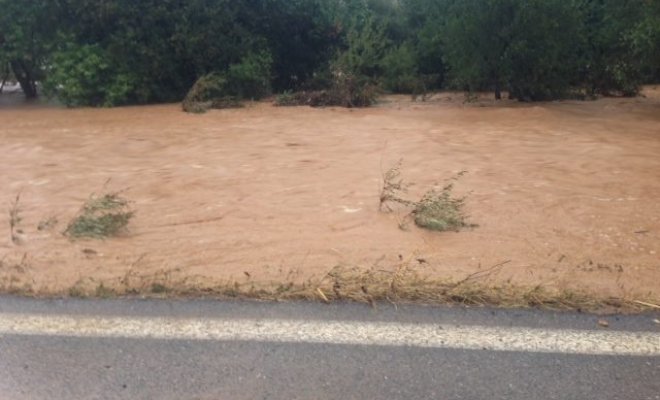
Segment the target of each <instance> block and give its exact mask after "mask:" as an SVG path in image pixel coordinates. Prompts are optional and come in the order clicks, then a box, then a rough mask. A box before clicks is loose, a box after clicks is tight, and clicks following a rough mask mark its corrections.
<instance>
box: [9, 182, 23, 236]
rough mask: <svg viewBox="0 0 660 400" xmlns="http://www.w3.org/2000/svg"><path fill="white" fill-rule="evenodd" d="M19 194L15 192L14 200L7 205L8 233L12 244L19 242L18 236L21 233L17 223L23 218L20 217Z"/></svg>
mask: <svg viewBox="0 0 660 400" xmlns="http://www.w3.org/2000/svg"><path fill="white" fill-rule="evenodd" d="M20 201H21V194H20V193H19V194H17V195H16V198H14V201H12V203H11V205H10V207H9V234H10V235H11V241H12V243H14V244H20V237H19V236H18V235H19V234H20V233H22V231H21V229H20V228H19V225H20V223H21V221H22V220H23V218H21V211H22V210H21V207H20Z"/></svg>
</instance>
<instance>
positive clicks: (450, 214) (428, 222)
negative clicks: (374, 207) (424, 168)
mask: <svg viewBox="0 0 660 400" xmlns="http://www.w3.org/2000/svg"><path fill="white" fill-rule="evenodd" d="M464 174H465V171H462V172H460V173H458V174H457V175H455V176H454V177H452V178H451V180H452V181H456V180H458V179H459V178H460V177H461V176H463V175H464ZM400 175H401V161H399V162H398V163H397V164H396V165H395V166H394V167H392V168H390V169H389V170H388V171H387V172H386V173H384V174H383V183H382V189H381V194H380V211H386V212H390V211H393V209H392V208H391V207H390V204H392V203H394V204H399V205H401V206H404V207H407V208H412V210H411V211H410V212H409V213H408V215H407V217H410V218H412V219H413V220H414V221H415V225H417V226H419V227H420V228H425V229H429V230H433V231H441V232H442V231H451V230H453V231H458V230H460V229H461V228H466V227H475V226H476V225H474V224H471V223H469V222H468V221H467V219H468V218H467V215H466V214H465V212H464V210H463V207H464V206H465V200H466V197H454V195H453V193H452V192H453V189H454V183H453V182H450V183H448V184H447V185H445V186H444V187H443V188H442V189H441V190H439V191H438V190H436V189H431V190H429V191H428V192H426V193H425V194H424V195H423V196H422V198H421V199H420V200H419V201H411V200H408V199H406V198H405V197H404V196H403V195H404V194H405V193H406V192H407V188H408V187H409V186H410V185H409V184H407V183H405V182H404V181H403V179H401V178H400Z"/></svg>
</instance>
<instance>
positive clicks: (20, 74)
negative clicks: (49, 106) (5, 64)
mask: <svg viewBox="0 0 660 400" xmlns="http://www.w3.org/2000/svg"><path fill="white" fill-rule="evenodd" d="M10 64H11V69H12V71H13V72H14V76H15V77H16V80H17V81H18V83H19V84H20V85H21V89H22V90H23V94H25V98H26V99H34V98H36V97H37V95H38V93H37V82H35V81H34V77H33V74H32V70H31V69H30V68H28V67H27V66H26V65H25V63H24V62H23V61H22V60H13V61H11V63H10Z"/></svg>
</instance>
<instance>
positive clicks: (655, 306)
mask: <svg viewBox="0 0 660 400" xmlns="http://www.w3.org/2000/svg"><path fill="white" fill-rule="evenodd" d="M633 303H637V304H641V305H643V306H646V307H651V308H655V309H658V310H660V305H657V304H653V303H647V302H645V301H639V300H633Z"/></svg>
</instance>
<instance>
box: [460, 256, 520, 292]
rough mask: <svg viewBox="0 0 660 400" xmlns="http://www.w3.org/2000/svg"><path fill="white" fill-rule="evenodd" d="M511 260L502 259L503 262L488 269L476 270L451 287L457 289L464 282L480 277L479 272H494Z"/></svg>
mask: <svg viewBox="0 0 660 400" xmlns="http://www.w3.org/2000/svg"><path fill="white" fill-rule="evenodd" d="M510 262H511V260H506V261H502V262H501V263H499V264H495V265H493V266H492V267H489V268H487V269H484V270H481V271H477V272H474V273H472V274H470V275H468V276H466V277H465V278H463V279H461V280H460V281H458V282H456V283H455V284H453V285H452V286H451V289H455V288H457V287H459V286H460V285H462V284H464V283H465V282H467V281H469V280H470V279H473V278H476V277H478V275H479V274H489V273H491V272H493V271H494V270H495V269H497V268H501V267H503V266H505V265H506V264H508V263H510Z"/></svg>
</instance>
